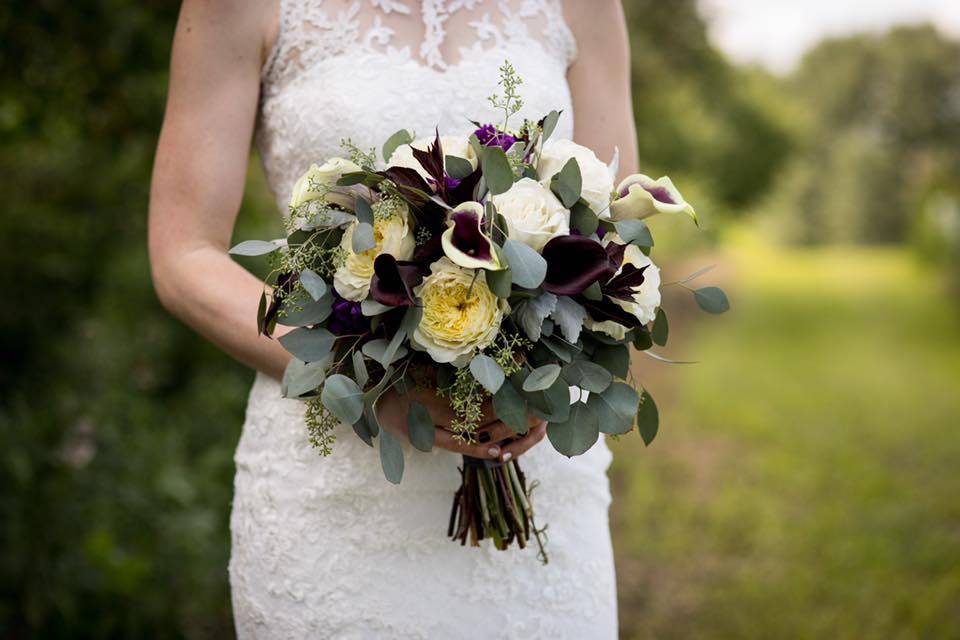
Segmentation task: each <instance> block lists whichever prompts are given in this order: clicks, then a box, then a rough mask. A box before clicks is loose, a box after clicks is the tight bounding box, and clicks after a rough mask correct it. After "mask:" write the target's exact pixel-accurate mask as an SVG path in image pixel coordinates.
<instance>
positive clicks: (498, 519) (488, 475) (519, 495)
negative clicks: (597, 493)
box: [447, 456, 548, 564]
mask: <svg viewBox="0 0 960 640" xmlns="http://www.w3.org/2000/svg"><path fill="white" fill-rule="evenodd" d="M535 486H536V483H534V485H532V486H531V487H530V488H529V489H528V488H527V480H526V478H525V477H524V475H523V471H521V470H520V466H519V464H517V461H516V460H510V461H509V462H505V463H501V462H497V461H492V460H481V459H480V458H472V457H470V456H463V467H461V469H460V488H459V489H457V492H456V493H455V494H454V496H453V506H452V508H451V510H450V524H449V526H448V527H447V535H448V536H450V538H452V539H453V540H459V541H460V544H461V545H465V544H467V539H468V538H469V540H470V544H471V546H474V547H478V546H480V541H481V540H483V539H485V538H491V539H492V540H493V543H494V546H496V548H497V549H500V550H504V549H506V548H507V547H509V546H510V545H511V544H512V543H513V542H516V543H517V546H519V547H520V548H521V549H523V548H524V547H526V546H527V544H528V543H529V542H530V540H531V539H533V540H534V541H536V543H537V547H538V549H539V551H538V553H537V557H538V558H539V559H540V561H541V562H542V563H543V564H547V561H548V559H547V552H546V547H545V544H546V534H545V533H544V531H545V530H546V527H544V528H542V529H538V528H537V525H536V522H535V521H534V519H533V507H532V506H531V504H530V492H531V491H532V490H533V489H534V488H535Z"/></svg>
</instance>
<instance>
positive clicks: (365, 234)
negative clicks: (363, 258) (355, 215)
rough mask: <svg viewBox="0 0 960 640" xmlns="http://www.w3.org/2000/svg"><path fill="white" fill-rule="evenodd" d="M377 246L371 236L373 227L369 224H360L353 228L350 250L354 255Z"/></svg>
mask: <svg viewBox="0 0 960 640" xmlns="http://www.w3.org/2000/svg"><path fill="white" fill-rule="evenodd" d="M375 246H377V241H376V239H375V238H374V235H373V225H372V224H370V223H369V222H361V223H360V224H358V225H357V226H355V227H354V228H353V238H352V239H351V248H352V249H353V252H354V253H363V252H364V251H369V250H370V249H373V248H374V247H375Z"/></svg>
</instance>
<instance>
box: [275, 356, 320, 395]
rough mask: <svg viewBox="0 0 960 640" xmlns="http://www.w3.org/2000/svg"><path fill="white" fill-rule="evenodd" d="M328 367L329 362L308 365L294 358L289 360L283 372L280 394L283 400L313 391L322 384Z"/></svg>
mask: <svg viewBox="0 0 960 640" xmlns="http://www.w3.org/2000/svg"><path fill="white" fill-rule="evenodd" d="M328 365H329V362H328V361H326V360H324V361H321V362H310V363H306V362H303V361H302V360H297V359H296V358H294V359H292V360H290V363H289V364H287V368H286V369H285V370H284V372H283V380H282V381H281V383H280V393H281V394H282V395H283V397H284V398H298V397H300V396H302V395H303V394H305V393H308V392H310V391H313V390H314V389H316V388H317V387H319V386H320V385H321V384H323V381H324V379H325V378H326V372H327V366H328Z"/></svg>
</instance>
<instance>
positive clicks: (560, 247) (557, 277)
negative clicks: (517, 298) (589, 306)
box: [542, 236, 619, 296]
mask: <svg viewBox="0 0 960 640" xmlns="http://www.w3.org/2000/svg"><path fill="white" fill-rule="evenodd" d="M542 255H543V258H544V259H545V260H546V261H547V276H546V278H545V279H544V281H543V288H544V289H545V290H546V291H549V292H550V293H553V294H556V295H562V296H573V295H577V294H579V293H583V292H584V291H585V290H586V289H587V288H588V287H589V286H590V285H592V284H593V283H594V282H597V281H599V280H601V279H603V278H604V276H605V277H606V278H609V277H610V276H611V275H612V274H613V273H615V272H616V270H617V268H618V267H619V264H617V265H615V266H613V265H611V258H610V256H609V255H608V254H607V251H606V249H604V247H603V246H602V245H601V244H600V243H599V242H597V241H596V240H593V239H592V238H587V237H584V236H557V237H556V238H553V239H551V240H550V241H549V242H547V244H546V245H544V247H543V252H542ZM611 269H612V270H611Z"/></svg>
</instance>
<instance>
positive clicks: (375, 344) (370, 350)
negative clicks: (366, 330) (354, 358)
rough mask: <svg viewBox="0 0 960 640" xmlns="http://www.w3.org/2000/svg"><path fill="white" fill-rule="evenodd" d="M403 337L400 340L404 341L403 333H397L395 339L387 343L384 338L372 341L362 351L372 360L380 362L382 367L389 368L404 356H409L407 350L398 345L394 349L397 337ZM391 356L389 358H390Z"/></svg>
mask: <svg viewBox="0 0 960 640" xmlns="http://www.w3.org/2000/svg"><path fill="white" fill-rule="evenodd" d="M397 335H399V336H401V338H400V340H401V341H402V340H403V333H402V332H399V331H398V332H397V333H396V334H395V335H394V339H392V340H390V342H387V341H386V340H384V339H383V338H378V339H377V340H371V341H370V342H367V343H365V344H364V345H363V347H362V351H363V355H365V356H367V357H368V358H370V359H371V360H374V361H376V362H379V363H380V365H381V366H383V367H388V366H390V365H391V364H393V363H394V362H396V361H397V360H399V359H400V358H402V357H403V356H405V355H407V348H406V347H404V346H401V345H399V343H398V344H397V346H396V347H392V346H391V345H393V344H394V340H395V339H396V336H397ZM388 356H389V357H388Z"/></svg>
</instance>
